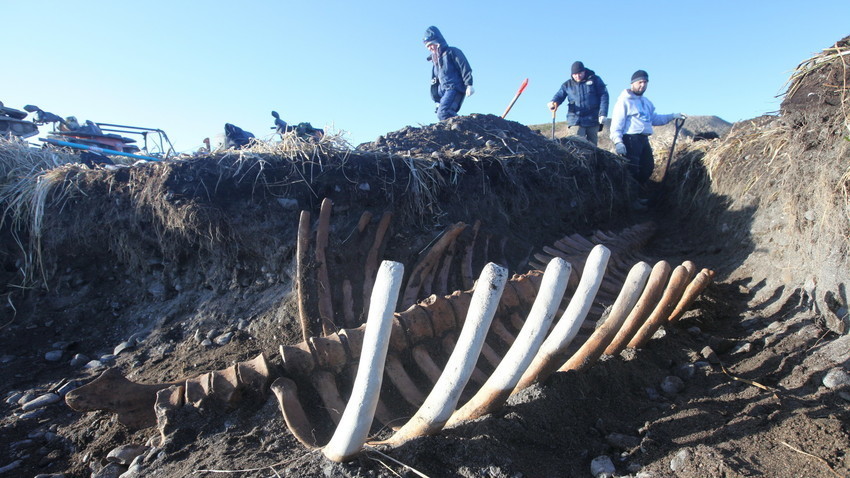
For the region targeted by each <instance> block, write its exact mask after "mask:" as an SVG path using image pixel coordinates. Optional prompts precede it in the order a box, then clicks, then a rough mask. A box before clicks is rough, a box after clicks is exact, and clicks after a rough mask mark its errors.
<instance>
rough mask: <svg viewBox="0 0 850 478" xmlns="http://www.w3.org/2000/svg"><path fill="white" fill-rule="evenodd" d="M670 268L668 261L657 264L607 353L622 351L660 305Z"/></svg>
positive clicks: (612, 353)
mask: <svg viewBox="0 0 850 478" xmlns="http://www.w3.org/2000/svg"><path fill="white" fill-rule="evenodd" d="M670 270H671V268H670V264H668V263H667V262H666V261H659V262H658V263H656V264H655V267H653V268H652V272H651V273H650V275H649V280H648V281H647V283H646V288H645V289H644V290H643V294H641V296H640V299H638V303H637V305H636V306H635V308H634V309H632V312H631V313H630V314H629V316H628V317H627V318H626V322H625V323H624V324H623V326H622V327H621V328H620V331H619V332H617V336H616V337H614V340H613V341H612V342H611V344H610V345H609V346H608V348H607V349H605V353H606V354H608V355H617V354H619V353H620V352H622V351H623V349H624V348H626V345H628V343H629V340H631V338H632V336H634V334H635V333H637V331H638V330H640V327H641V325H643V324H644V322H645V321H646V319H647V318H648V316H649V314H650V313H652V310H653V309H654V308H655V306H656V305H658V301H659V300H661V295H662V294H663V293H664V285H665V284H667V279H668V278H669V277H670Z"/></svg>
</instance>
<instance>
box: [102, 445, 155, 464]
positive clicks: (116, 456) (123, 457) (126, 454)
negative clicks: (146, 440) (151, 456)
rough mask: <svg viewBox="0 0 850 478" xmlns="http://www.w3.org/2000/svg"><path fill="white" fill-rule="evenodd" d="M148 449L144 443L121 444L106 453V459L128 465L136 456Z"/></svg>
mask: <svg viewBox="0 0 850 478" xmlns="http://www.w3.org/2000/svg"><path fill="white" fill-rule="evenodd" d="M148 450H150V447H148V446H145V445H121V446H119V447H116V448H113V449H112V451H110V452H109V454H108V455H106V461H108V462H110V463H118V464H121V465H127V466H129V465H130V463H132V462H133V460H135V459H136V457H138V456H141V455H144V454H145V453H147V452H148Z"/></svg>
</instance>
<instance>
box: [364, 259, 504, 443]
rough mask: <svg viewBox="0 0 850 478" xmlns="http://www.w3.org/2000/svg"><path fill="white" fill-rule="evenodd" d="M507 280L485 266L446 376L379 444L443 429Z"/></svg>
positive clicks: (501, 272) (499, 269) (497, 269)
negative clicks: (414, 410) (400, 424)
mask: <svg viewBox="0 0 850 478" xmlns="http://www.w3.org/2000/svg"><path fill="white" fill-rule="evenodd" d="M507 279H508V271H507V269H505V268H504V267H501V266H498V265H496V264H493V263H492V262H491V263H488V264H487V265H486V266H484V270H482V271H481V275H480V277H479V278H478V282H477V283H476V285H475V290H474V291H473V293H472V300H471V301H470V304H469V311H468V313H467V316H466V320H465V321H464V325H463V329H462V330H461V332H460V336H459V337H458V341H457V346H456V347H455V348H454V350H453V351H452V354H451V356H450V357H449V360H448V362H447V363H446V366H445V368H444V371H443V374H442V375H440V378H439V380H437V383H436V384H435V385H434V388H433V389H432V390H431V393H430V394H428V397H427V398H426V399H425V403H424V404H423V405H422V406H421V407H420V408H419V410H417V411H416V413H415V414H414V415H413V417H412V418H411V419H410V420H409V421H408V422H407V423H405V424H404V426H403V427H401V429H399V430H398V431H397V432H396V433H395V434H393V435H392V436H391V437H390V438H389V439H387V440H386V441H384V442H380V444H388V445H393V446H398V445H401V444H403V443H405V442H407V441H409V440H411V439H413V438H415V437H417V436H421V435H430V434H433V433H436V432H438V431H440V430H441V429H442V428H443V426H444V425H445V423H446V422H447V421H448V419H449V417H450V416H451V414H452V412H453V411H454V409H455V406H456V405H457V402H458V400H459V399H460V395H461V392H463V388H464V387H465V386H466V383H467V381H468V380H469V377H470V375H471V374H472V371H473V369H474V368H475V363H476V360H477V359H478V355H479V353H480V352H481V346H482V345H483V344H484V339H485V337H486V336H487V331H488V329H489V328H490V322H492V321H493V316H494V315H495V314H496V309H497V308H498V306H499V299H500V297H501V296H502V291H503V290H504V288H505V282H507Z"/></svg>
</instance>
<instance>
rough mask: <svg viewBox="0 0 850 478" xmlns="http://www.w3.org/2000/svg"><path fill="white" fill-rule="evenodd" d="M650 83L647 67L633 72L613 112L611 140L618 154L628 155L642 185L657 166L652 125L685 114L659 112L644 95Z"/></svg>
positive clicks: (632, 168) (664, 122)
mask: <svg viewBox="0 0 850 478" xmlns="http://www.w3.org/2000/svg"><path fill="white" fill-rule="evenodd" d="M647 83H649V74H647V72H646V71H644V70H638V71H636V72H634V74H633V75H632V84H631V86H630V87H629V88H627V89H625V90H623V92H622V93H620V96H619V97H618V98H617V103H616V104H615V105H614V112H613V114H612V115H611V142H612V143H614V149H615V150H616V151H617V154H619V155H621V156H625V157H626V158H627V159H628V161H629V169H630V170H631V172H632V175H633V176H634V178H635V179H636V180H637V182H638V184H640V185H641V186H643V185H644V184H646V182H647V181H648V180H649V178H650V176H652V170H653V168H654V167H655V160H654V159H653V156H652V146H650V145H649V135H651V134H652V127H653V126H660V125H664V124H667V123H669V122H671V121H673V120H674V119H680V118H684V116H683V115H682V114H681V113H671V114H667V115H662V114H658V113H656V112H655V106H654V105H653V104H652V102H651V101H649V98H647V97H645V96H643V94H644V93H645V92H646V86H647Z"/></svg>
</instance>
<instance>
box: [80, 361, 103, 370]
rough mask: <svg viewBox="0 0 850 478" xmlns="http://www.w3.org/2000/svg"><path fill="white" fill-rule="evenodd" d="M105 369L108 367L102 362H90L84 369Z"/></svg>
mask: <svg viewBox="0 0 850 478" xmlns="http://www.w3.org/2000/svg"><path fill="white" fill-rule="evenodd" d="M104 367H106V365H104V364H103V362H101V361H100V360H90V361H89V362H88V363H87V364H85V365H84V366H83V368H84V369H87V370H100V369H102V368H104Z"/></svg>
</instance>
